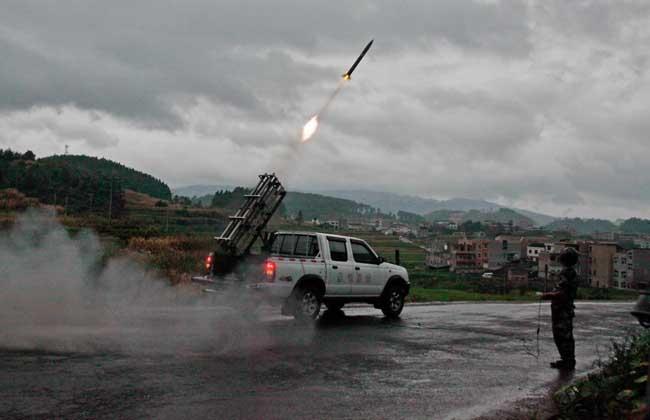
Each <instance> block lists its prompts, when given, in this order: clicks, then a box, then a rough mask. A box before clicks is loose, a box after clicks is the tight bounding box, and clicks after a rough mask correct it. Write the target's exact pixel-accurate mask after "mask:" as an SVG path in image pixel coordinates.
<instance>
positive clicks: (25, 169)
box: [0, 149, 124, 216]
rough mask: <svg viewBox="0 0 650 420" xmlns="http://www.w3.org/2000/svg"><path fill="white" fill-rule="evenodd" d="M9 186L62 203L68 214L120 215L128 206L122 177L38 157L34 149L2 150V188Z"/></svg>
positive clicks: (48, 201) (57, 203)
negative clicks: (113, 176) (32, 150)
mask: <svg viewBox="0 0 650 420" xmlns="http://www.w3.org/2000/svg"><path fill="white" fill-rule="evenodd" d="M6 188H15V189H17V190H18V191H20V192H21V193H23V194H24V195H26V196H28V197H33V198H37V199H38V200H39V201H40V202H41V203H45V204H53V205H56V206H61V207H63V208H64V209H65V212H66V213H68V212H70V213H86V212H91V213H101V214H110V215H112V216H118V215H119V214H120V213H121V211H122V210H123V208H124V197H123V189H122V185H121V184H120V179H111V178H109V177H108V176H106V175H104V174H102V173H101V172H98V171H90V170H87V169H86V168H84V167H83V166H81V165H79V166H75V165H69V164H68V163H66V162H65V161H64V160H58V159H40V160H36V157H35V156H34V153H32V152H30V151H28V152H26V153H17V152H12V151H11V150H2V149H0V189H6Z"/></svg>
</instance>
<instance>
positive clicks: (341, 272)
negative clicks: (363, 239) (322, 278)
mask: <svg viewBox="0 0 650 420" xmlns="http://www.w3.org/2000/svg"><path fill="white" fill-rule="evenodd" d="M327 248H328V249H327V252H328V253H329V259H328V264H327V295H328V296H336V295H338V296H343V295H349V294H350V285H351V284H352V281H353V280H354V274H353V273H354V262H353V261H351V260H350V253H349V252H348V244H347V240H345V239H344V238H337V237H332V236H328V237H327Z"/></svg>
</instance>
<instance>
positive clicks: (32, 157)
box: [22, 150, 36, 160]
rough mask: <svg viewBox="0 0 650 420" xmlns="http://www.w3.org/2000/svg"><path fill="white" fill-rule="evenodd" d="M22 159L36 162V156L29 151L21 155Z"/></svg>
mask: <svg viewBox="0 0 650 420" xmlns="http://www.w3.org/2000/svg"><path fill="white" fill-rule="evenodd" d="M22 158H23V160H36V155H35V154H34V152H32V151H31V150H28V151H26V152H25V153H23V156H22Z"/></svg>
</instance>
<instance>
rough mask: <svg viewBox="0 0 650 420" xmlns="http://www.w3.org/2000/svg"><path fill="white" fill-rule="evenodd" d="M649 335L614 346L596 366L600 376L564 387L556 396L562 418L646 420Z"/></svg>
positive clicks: (635, 335)
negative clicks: (629, 419)
mask: <svg viewBox="0 0 650 420" xmlns="http://www.w3.org/2000/svg"><path fill="white" fill-rule="evenodd" d="M649 358H650V332H648V331H643V332H642V333H638V334H632V335H628V336H627V337H626V338H625V339H624V340H623V341H621V342H612V347H611V352H610V355H609V358H607V359H606V360H604V361H603V360H600V361H598V362H596V364H595V365H596V367H597V368H599V369H598V371H597V372H595V373H591V374H589V375H588V376H587V377H585V378H581V379H578V380H576V381H574V382H572V383H570V384H569V385H566V386H564V387H562V388H561V389H560V390H559V391H557V392H556V393H555V394H554V395H553V400H554V401H555V403H556V405H557V408H558V411H559V416H558V417H559V418H562V419H586V418H588V419H610V418H611V419H614V418H620V419H622V418H632V419H636V418H638V419H642V418H647V415H648V414H649V410H648V408H649V407H648V406H647V405H646V402H645V401H646V392H647V388H646V386H647V382H648V360H649Z"/></svg>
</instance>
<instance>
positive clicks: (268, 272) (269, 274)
mask: <svg viewBox="0 0 650 420" xmlns="http://www.w3.org/2000/svg"><path fill="white" fill-rule="evenodd" d="M264 275H265V276H266V279H267V280H268V281H273V280H275V262H273V261H271V260H267V261H266V262H264Z"/></svg>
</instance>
